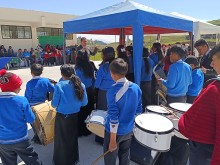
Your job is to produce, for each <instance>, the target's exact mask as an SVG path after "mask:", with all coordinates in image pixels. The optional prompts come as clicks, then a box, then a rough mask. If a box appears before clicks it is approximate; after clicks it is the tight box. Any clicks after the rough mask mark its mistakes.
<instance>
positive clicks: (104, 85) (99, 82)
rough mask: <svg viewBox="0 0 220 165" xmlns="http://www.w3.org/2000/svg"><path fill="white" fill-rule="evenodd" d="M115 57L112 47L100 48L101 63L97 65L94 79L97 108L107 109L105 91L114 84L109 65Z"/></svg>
mask: <svg viewBox="0 0 220 165" xmlns="http://www.w3.org/2000/svg"><path fill="white" fill-rule="evenodd" d="M114 58H115V51H114V48H112V47H106V48H104V49H102V59H103V62H102V65H101V66H100V67H99V69H98V71H97V74H96V80H95V88H98V89H99V91H98V97H97V107H96V108H97V109H100V110H107V100H106V92H107V90H109V89H110V88H111V87H112V85H113V84H114V80H113V79H112V77H111V74H110V70H109V65H110V64H111V62H112V61H113V60H114Z"/></svg>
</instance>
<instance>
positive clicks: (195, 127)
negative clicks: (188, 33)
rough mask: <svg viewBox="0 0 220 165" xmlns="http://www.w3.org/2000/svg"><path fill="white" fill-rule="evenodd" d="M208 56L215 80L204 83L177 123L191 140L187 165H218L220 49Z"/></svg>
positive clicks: (214, 50)
mask: <svg viewBox="0 0 220 165" xmlns="http://www.w3.org/2000/svg"><path fill="white" fill-rule="evenodd" d="M210 54H211V55H212V63H211V65H212V67H213V68H214V70H215V71H216V72H217V74H218V78H216V79H212V80H210V81H209V82H207V83H206V84H205V86H204V87H203V90H202V91H201V93H200V95H199V96H198V97H197V98H196V99H195V101H194V103H193V105H192V107H191V108H190V109H189V110H188V111H187V112H186V113H184V114H183V115H182V117H181V118H180V120H179V124H178V125H179V131H180V132H181V133H182V134H183V135H184V136H186V137H187V138H189V140H190V143H189V147H190V156H189V165H220V104H219V102H220V46H216V47H214V49H212V50H211V52H210Z"/></svg>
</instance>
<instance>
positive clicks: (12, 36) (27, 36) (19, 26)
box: [0, 8, 77, 51]
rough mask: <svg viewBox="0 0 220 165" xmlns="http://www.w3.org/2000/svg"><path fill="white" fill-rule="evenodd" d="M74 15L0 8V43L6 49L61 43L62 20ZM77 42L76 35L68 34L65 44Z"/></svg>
mask: <svg viewBox="0 0 220 165" xmlns="http://www.w3.org/2000/svg"><path fill="white" fill-rule="evenodd" d="M74 17H76V16H75V15H68V14H58V13H49V12H41V11H33V10H21V9H13V8H0V45H4V46H5V48H6V49H8V46H12V47H13V49H14V51H17V50H18V49H19V48H21V49H24V48H27V49H28V50H29V49H30V48H36V47H37V45H38V43H41V42H43V43H44V44H45V43H46V42H52V43H50V44H53V45H55V44H58V45H61V44H63V21H66V20H70V19H73V18H74ZM76 43H77V37H76V35H73V34H68V35H67V37H66V45H67V46H69V45H74V44H76Z"/></svg>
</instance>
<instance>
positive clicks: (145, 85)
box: [140, 48, 154, 111]
mask: <svg viewBox="0 0 220 165" xmlns="http://www.w3.org/2000/svg"><path fill="white" fill-rule="evenodd" d="M148 56H149V52H148V49H147V48H143V59H142V65H141V85H140V87H141V90H142V104H143V108H145V107H146V106H148V105H150V104H151V80H152V73H153V66H154V62H153V60H151V59H150V58H149V57H148ZM143 111H144V109H143Z"/></svg>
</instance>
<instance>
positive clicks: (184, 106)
mask: <svg viewBox="0 0 220 165" xmlns="http://www.w3.org/2000/svg"><path fill="white" fill-rule="evenodd" d="M169 106H170V107H171V108H173V109H175V110H176V112H175V114H176V115H177V116H179V117H181V116H182V114H183V113H184V112H186V111H188V109H189V108H190V107H191V106H192V104H189V103H170V104H169Z"/></svg>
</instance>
